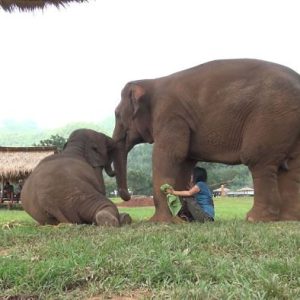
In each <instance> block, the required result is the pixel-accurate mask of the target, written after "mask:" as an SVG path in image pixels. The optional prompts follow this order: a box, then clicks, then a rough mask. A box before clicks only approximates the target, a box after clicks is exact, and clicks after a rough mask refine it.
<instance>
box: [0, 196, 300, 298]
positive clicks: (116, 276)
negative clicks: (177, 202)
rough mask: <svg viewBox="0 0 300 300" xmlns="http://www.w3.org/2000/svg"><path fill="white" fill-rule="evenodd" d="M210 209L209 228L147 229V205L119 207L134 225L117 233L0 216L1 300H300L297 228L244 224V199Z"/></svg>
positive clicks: (7, 213)
mask: <svg viewBox="0 0 300 300" xmlns="http://www.w3.org/2000/svg"><path fill="white" fill-rule="evenodd" d="M215 204H216V222H214V223H207V224H197V223H189V224H178V225H175V224H150V223H147V222H145V220H146V219H147V218H149V217H150V216H151V215H152V214H153V211H154V209H153V208H152V207H149V208H148V207H146V208H122V209H120V210H121V211H126V212H129V213H130V214H131V215H132V216H133V218H134V221H135V222H134V224H133V225H131V226H126V227H123V228H99V227H96V226H88V225H60V226H55V227H51V226H37V225H36V223H35V222H34V221H33V220H32V219H31V218H30V217H29V216H28V215H27V214H26V213H25V212H23V211H19V210H5V209H2V210H0V296H2V297H7V296H16V295H18V296H22V297H23V298H24V299H26V297H29V296H31V297H36V298H39V299H300V234H299V229H300V224H299V222H277V223H275V222H274V223H267V224H264V223H258V224H249V223H247V222H245V221H244V218H245V214H246V212H247V211H248V210H249V208H250V207H251V205H252V199H242V198H241V199H230V198H225V199H221V198H217V199H216V200H215ZM95 297H97V298H95ZM0 298H1V297H0ZM33 299H34V298H33Z"/></svg>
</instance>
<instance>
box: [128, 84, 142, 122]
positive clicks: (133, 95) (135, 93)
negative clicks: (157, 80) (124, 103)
mask: <svg viewBox="0 0 300 300" xmlns="http://www.w3.org/2000/svg"><path fill="white" fill-rule="evenodd" d="M145 94H146V91H145V89H144V88H143V87H142V86H140V85H133V86H132V88H131V90H130V99H131V103H132V107H133V117H135V116H136V115H137V113H138V112H139V110H140V109H141V108H142V107H143V105H144V102H145V99H143V96H145Z"/></svg>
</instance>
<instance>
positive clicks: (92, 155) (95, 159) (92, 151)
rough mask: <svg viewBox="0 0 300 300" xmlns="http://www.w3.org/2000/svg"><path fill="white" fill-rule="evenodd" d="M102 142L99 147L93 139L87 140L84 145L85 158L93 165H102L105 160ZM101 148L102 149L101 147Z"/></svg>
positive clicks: (95, 166) (105, 154)
mask: <svg viewBox="0 0 300 300" xmlns="http://www.w3.org/2000/svg"><path fill="white" fill-rule="evenodd" d="M105 147H106V145H105V144H104V145H103V147H101V149H99V146H98V145H97V143H95V142H94V141H88V142H87V143H86V146H85V158H86V160H87V161H88V163H89V164H90V165H91V166H92V167H94V168H97V167H104V166H105V164H106V161H107V153H106V149H105ZM102 148H103V149H102Z"/></svg>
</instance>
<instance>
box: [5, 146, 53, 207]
mask: <svg viewBox="0 0 300 300" xmlns="http://www.w3.org/2000/svg"><path fill="white" fill-rule="evenodd" d="M56 152H57V148H56V147H0V179H1V191H2V193H1V201H3V197H4V193H3V187H4V182H5V181H10V182H17V181H18V180H20V179H25V178H26V177H28V176H29V174H30V173H31V172H32V171H33V169H34V168H35V167H36V165H37V164H38V163H39V162H40V161H41V160H42V159H43V158H45V157H47V156H49V155H51V154H54V153H56ZM12 197H13V196H12V195H10V196H9V198H12ZM11 200H12V199H11Z"/></svg>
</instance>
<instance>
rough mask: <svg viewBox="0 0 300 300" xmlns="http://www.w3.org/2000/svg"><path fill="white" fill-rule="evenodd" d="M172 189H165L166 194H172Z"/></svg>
mask: <svg viewBox="0 0 300 300" xmlns="http://www.w3.org/2000/svg"><path fill="white" fill-rule="evenodd" d="M173 192H174V190H173V189H166V193H167V194H173Z"/></svg>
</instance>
